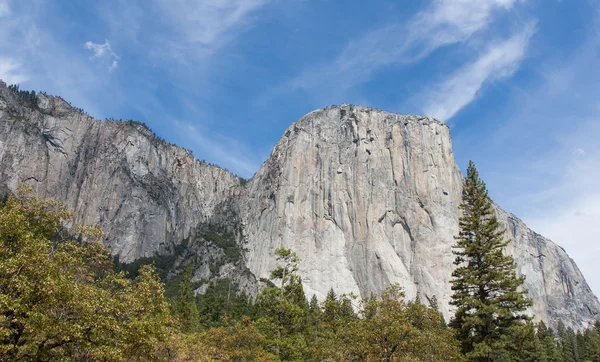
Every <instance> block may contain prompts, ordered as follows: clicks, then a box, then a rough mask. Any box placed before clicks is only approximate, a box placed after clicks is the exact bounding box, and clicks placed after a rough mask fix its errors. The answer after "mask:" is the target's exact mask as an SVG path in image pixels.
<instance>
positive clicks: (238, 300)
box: [0, 190, 600, 362]
mask: <svg viewBox="0 0 600 362" xmlns="http://www.w3.org/2000/svg"><path fill="white" fill-rule="evenodd" d="M69 220H71V215H70V213H69V212H68V211H67V210H66V208H65V207H64V206H62V205H59V204H56V203H54V202H51V201H42V200H38V199H37V198H35V197H34V196H32V193H31V192H30V191H29V192H27V191H25V190H21V191H20V192H19V193H18V194H17V195H16V196H11V197H10V198H9V199H8V200H6V202H5V203H4V204H3V205H2V206H0V361H17V360H23V361H48V360H65V361H67V360H89V361H463V360H466V359H467V358H468V359H471V360H473V358H472V357H471V356H465V355H463V354H462V353H461V343H460V342H463V343H464V341H462V340H460V334H455V333H454V332H453V329H450V328H448V327H446V325H445V323H444V321H443V318H442V315H441V314H440V313H439V312H438V311H437V310H436V308H435V305H433V306H432V307H428V306H425V305H424V304H422V303H421V302H420V301H419V299H418V298H417V300H414V301H409V300H406V298H405V296H404V294H403V291H402V289H401V288H400V287H399V286H391V287H390V288H389V289H387V290H386V291H385V292H384V293H382V294H381V295H380V296H372V297H370V298H366V299H364V300H362V301H357V300H356V298H355V297H353V296H347V295H337V294H336V293H335V291H333V290H331V291H330V292H329V293H328V295H327V297H326V299H325V300H324V301H323V302H319V301H318V300H317V299H316V297H314V296H313V298H312V299H311V300H310V301H308V300H307V299H306V297H305V294H304V290H303V288H302V281H301V279H300V277H299V276H298V274H297V270H298V263H299V260H298V258H297V256H296V255H295V254H294V253H293V252H292V251H291V250H287V249H278V250H277V251H276V255H277V257H278V266H277V267H276V268H275V270H274V271H273V273H272V275H271V279H272V281H273V283H272V284H271V285H270V286H269V287H267V288H265V289H264V290H263V291H261V292H260V294H259V295H258V296H257V297H256V299H255V300H254V301H253V300H251V299H250V298H248V297H246V296H244V295H238V294H236V293H233V295H232V293H231V291H232V289H231V281H227V280H224V281H222V282H219V283H215V284H213V285H211V286H210V287H209V289H208V290H207V292H206V294H205V295H204V296H194V293H193V287H192V283H191V279H192V268H191V266H188V267H187V268H186V271H185V272H184V273H183V274H181V275H180V278H178V280H179V285H178V287H177V290H176V292H175V293H173V296H172V298H167V297H166V296H165V289H164V285H163V284H162V282H161V281H160V278H159V276H158V275H157V274H156V272H155V271H154V270H153V268H152V266H148V265H146V266H142V267H141V268H139V270H136V275H135V276H129V275H127V273H126V272H125V271H115V266H114V263H113V260H112V259H111V257H110V255H109V253H108V252H107V251H106V250H105V249H104V248H103V247H102V246H101V245H100V244H99V243H98V242H97V240H98V238H99V236H100V232H99V230H98V229H97V228H81V229H80V233H79V234H78V235H75V237H73V236H72V235H71V236H67V234H66V233H64V231H63V229H62V226H61V225H63V224H64V223H65V222H67V221H69ZM131 277H134V278H133V279H131ZM508 331H509V333H506V334H503V335H502V338H503V339H504V340H505V341H508V342H507V343H505V344H504V345H503V351H504V353H502V354H497V355H494V356H493V357H492V358H491V360H494V361H576V362H583V361H599V360H600V359H599V358H600V357H599V356H600V323H598V324H596V325H595V326H594V327H592V328H590V329H588V330H586V331H582V332H577V333H576V332H574V331H573V330H571V329H566V328H564V327H560V326H559V328H558V331H557V332H556V333H554V332H553V331H552V330H550V329H549V328H547V327H546V326H545V325H543V324H540V325H533V324H532V323H531V322H528V321H524V322H522V323H520V324H519V328H510V329H509V330H508ZM457 337H458V338H457ZM463 348H464V344H463Z"/></svg>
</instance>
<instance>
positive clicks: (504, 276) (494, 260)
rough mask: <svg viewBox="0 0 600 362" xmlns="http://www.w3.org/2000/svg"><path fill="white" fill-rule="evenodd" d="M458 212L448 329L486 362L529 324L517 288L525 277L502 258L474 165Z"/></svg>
mask: <svg viewBox="0 0 600 362" xmlns="http://www.w3.org/2000/svg"><path fill="white" fill-rule="evenodd" d="M460 209H461V210H462V216H461V218H460V220H459V226H460V233H459V235H458V236H457V237H455V239H456V245H455V246H454V249H455V250H454V251H453V252H454V254H455V255H456V260H455V261H454V264H455V265H456V266H457V268H456V269H455V270H454V272H453V273H452V277H453V279H452V281H451V283H452V290H453V295H452V301H451V304H452V305H454V306H455V307H456V314H455V316H454V318H453V320H452V321H451V327H453V328H454V329H455V330H456V332H457V336H458V338H459V340H460V342H461V345H462V349H463V352H464V353H465V354H466V355H467V357H468V358H469V359H470V360H472V361H490V360H493V356H494V355H495V354H496V353H497V352H499V351H503V350H505V348H506V347H507V343H509V342H508V341H510V338H507V336H510V335H511V334H513V328H515V327H518V326H519V325H520V324H521V322H522V321H525V320H529V319H530V318H529V317H528V316H526V315H524V314H522V313H521V312H523V311H524V310H525V309H526V308H527V307H529V306H530V305H531V300H530V299H528V298H527V297H526V291H525V290H523V289H521V288H520V287H521V285H522V284H523V281H524V278H523V277H517V275H516V272H515V263H514V260H513V258H512V257H511V256H510V255H506V254H504V248H505V247H506V245H507V244H508V241H506V240H504V239H503V236H502V234H503V230H501V229H500V227H499V226H500V225H499V223H498V220H497V219H496V216H495V215H494V210H493V208H492V203H491V201H490V199H489V197H488V192H487V190H486V187H485V183H484V182H483V181H482V180H481V179H480V178H479V175H478V173H477V169H476V168H475V165H474V164H473V162H472V161H470V162H469V167H468V169H467V177H466V179H465V181H464V186H463V197H462V204H461V205H460Z"/></svg>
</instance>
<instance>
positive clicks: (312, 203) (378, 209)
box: [0, 83, 600, 328]
mask: <svg viewBox="0 0 600 362" xmlns="http://www.w3.org/2000/svg"><path fill="white" fill-rule="evenodd" d="M20 182H27V183H29V184H31V185H32V186H33V187H34V188H35V190H36V191H37V193H38V194H39V195H41V196H44V197H51V198H54V199H57V200H59V201H62V202H65V203H66V204H67V205H68V206H69V207H70V208H71V209H73V210H74V211H75V215H76V222H78V223H100V225H101V226H102V227H103V228H104V230H105V231H106V235H105V238H104V242H105V244H106V245H107V246H108V247H109V248H110V249H111V251H112V252H113V254H115V255H118V256H119V257H120V259H121V260H122V261H133V260H135V259H138V258H140V257H150V256H153V255H155V254H156V253H159V254H163V255H173V256H174V260H175V261H174V263H173V267H172V269H173V270H172V273H176V272H177V271H178V270H181V267H182V265H184V264H185V263H187V262H188V261H192V262H194V265H195V270H196V271H195V275H194V278H195V279H194V280H195V281H196V282H197V283H198V284H197V285H198V286H199V287H200V288H202V286H203V285H206V283H207V282H208V281H209V280H210V279H211V278H222V277H231V278H233V279H234V280H235V282H236V283H237V284H238V286H240V287H242V288H244V289H247V290H248V291H250V292H251V293H252V292H253V291H256V288H257V287H258V282H257V281H256V278H255V277H254V276H256V277H258V278H261V277H268V273H269V271H270V270H271V269H272V268H273V266H274V262H275V259H274V250H275V248H277V247H279V246H285V247H289V248H292V249H293V250H294V251H296V252H297V253H298V255H299V256H300V258H301V260H302V264H301V269H300V272H301V275H302V277H303V281H304V285H305V288H306V292H307V295H308V296H309V297H310V296H311V295H312V294H313V293H314V294H316V295H317V296H318V297H320V298H323V297H324V296H325V294H326V293H327V291H328V290H329V289H330V288H334V289H335V290H336V291H338V292H353V293H355V294H357V295H359V296H363V297H364V296H369V295H370V294H371V293H378V292H380V291H382V290H383V289H384V288H385V286H387V285H388V284H389V283H399V284H401V285H402V286H403V287H404V288H405V289H406V292H407V295H408V296H409V297H414V296H415V295H416V294H417V293H419V294H420V295H421V297H422V298H424V299H430V300H433V299H434V297H435V299H437V301H438V303H439V307H440V309H441V310H442V311H443V312H444V314H445V315H446V316H449V315H450V312H451V311H450V309H449V307H448V303H447V302H448V301H449V298H450V287H449V279H450V271H451V270H452V267H453V265H452V261H453V259H454V258H453V255H452V253H451V246H452V245H453V243H454V240H453V235H456V234H457V232H458V222H457V220H458V205H459V203H460V196H461V192H462V190H461V187H462V176H461V173H460V170H459V169H458V167H457V166H456V163H455V161H454V156H453V154H452V143H451V138H450V133H449V129H448V127H447V126H446V125H445V124H443V123H441V122H438V121H436V120H434V119H431V118H428V117H419V116H406V115H397V114H392V113H387V112H382V111H379V110H374V109H370V108H364V107H353V106H347V105H344V106H340V107H331V108H327V109H322V110H317V111H314V112H311V113H310V114H308V115H306V116H305V117H303V118H301V119H300V120H298V121H297V122H295V123H294V124H292V125H291V126H290V127H289V128H288V130H287V131H286V132H285V133H284V135H283V137H282V138H281V140H280V141H279V142H278V143H277V145H276V146H275V148H274V150H273V152H272V154H271V156H270V157H269V159H268V160H267V161H265V163H264V164H263V165H262V167H261V168H260V170H259V171H258V172H257V173H256V174H255V175H254V177H253V178H252V180H250V182H249V183H248V184H247V185H246V186H245V187H242V186H241V185H240V180H239V179H238V178H237V177H236V176H235V175H233V174H231V173H229V172H227V171H224V170H222V169H220V168H218V167H215V166H211V165H207V164H205V163H202V162H200V161H197V160H196V159H194V158H193V156H192V155H191V154H190V153H189V152H188V151H186V150H183V149H180V148H178V147H175V146H173V145H170V144H167V143H165V142H164V141H161V140H160V139H158V138H156V137H155V136H154V135H153V134H152V133H151V132H150V131H149V130H148V129H147V128H145V127H144V126H143V125H141V124H139V123H135V122H115V121H97V120H94V119H92V118H91V117H88V116H86V115H84V114H82V113H81V112H80V111H78V110H76V109H74V108H72V107H70V106H69V105H68V104H67V103H66V102H65V101H64V100H62V99H61V98H59V97H50V96H47V95H45V94H40V95H37V96H36V97H31V96H30V95H29V96H28V95H26V94H25V95H24V94H20V93H18V92H15V91H13V90H9V89H7V88H6V86H5V85H4V84H3V83H0V188H4V190H5V191H6V190H9V189H10V190H14V189H15V188H16V187H17V185H18V184H19V183H20ZM497 214H498V217H499V219H500V222H501V224H502V226H503V227H504V228H505V229H506V231H507V237H508V238H510V239H511V241H512V242H511V244H510V247H509V252H511V253H512V254H513V255H514V256H515V259H516V261H517V265H518V271H519V273H521V274H524V275H526V286H527V288H528V290H529V294H530V296H531V297H532V298H533V299H534V301H535V305H534V307H533V310H532V311H533V312H534V313H535V314H536V316H538V317H539V318H541V319H543V320H545V321H549V322H551V324H554V323H556V322H557V321H558V320H563V321H564V322H565V323H566V324H567V325H571V326H573V327H575V328H580V327H582V326H585V325H586V324H587V323H589V322H590V321H592V320H593V319H595V318H598V316H599V315H600V304H599V303H598V300H597V298H596V297H595V296H594V295H593V293H592V292H591V290H590V288H589V287H588V285H587V283H586V282H585V279H584V277H583V276H582V275H581V273H580V271H579V269H578V268H577V266H576V265H575V263H574V262H573V261H572V260H571V259H570V258H569V257H568V255H567V254H566V253H565V252H564V250H563V249H562V248H560V247H558V246H557V245H555V244H554V243H552V242H551V241H550V240H548V239H545V238H543V237H542V236H540V235H538V234H536V233H534V232H533V231H531V230H530V229H528V228H527V227H526V226H525V225H524V224H523V223H522V222H521V221H520V220H519V219H517V218H516V217H515V216H513V215H511V214H509V213H506V212H505V211H503V210H502V209H501V208H499V207H497ZM215 235H216V236H215ZM182 250H183V251H182Z"/></svg>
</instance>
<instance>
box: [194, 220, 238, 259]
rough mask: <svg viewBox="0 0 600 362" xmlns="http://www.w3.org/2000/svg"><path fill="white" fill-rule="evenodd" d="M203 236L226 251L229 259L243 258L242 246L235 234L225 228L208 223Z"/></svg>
mask: <svg viewBox="0 0 600 362" xmlns="http://www.w3.org/2000/svg"><path fill="white" fill-rule="evenodd" d="M201 236H202V237H204V238H205V239H206V240H208V241H210V242H211V243H213V244H214V245H215V246H218V247H219V248H221V249H222V250H223V252H224V253H225V257H226V258H227V261H230V262H233V263H235V262H237V261H239V260H240V258H241V256H242V255H241V253H240V248H239V246H238V244H237V242H236V241H235V236H234V235H232V234H231V233H229V232H228V231H227V230H225V229H223V228H218V227H217V226H216V225H213V224H208V225H207V226H206V230H204V231H202V233H201Z"/></svg>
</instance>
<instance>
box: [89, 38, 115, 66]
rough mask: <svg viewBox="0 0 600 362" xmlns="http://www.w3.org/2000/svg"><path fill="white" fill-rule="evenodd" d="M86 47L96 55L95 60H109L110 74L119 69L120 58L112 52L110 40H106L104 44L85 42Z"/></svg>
mask: <svg viewBox="0 0 600 362" xmlns="http://www.w3.org/2000/svg"><path fill="white" fill-rule="evenodd" d="M84 46H85V47H86V49H88V50H91V51H92V52H93V53H94V55H93V57H94V58H100V59H107V60H108V61H109V62H110V64H109V66H108V71H109V72H112V71H113V70H115V69H117V66H118V64H119V63H118V60H119V56H118V55H117V54H115V52H114V51H113V50H112V48H111V47H110V43H109V42H108V40H104V44H96V43H94V42H91V41H87V42H85V44H84Z"/></svg>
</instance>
